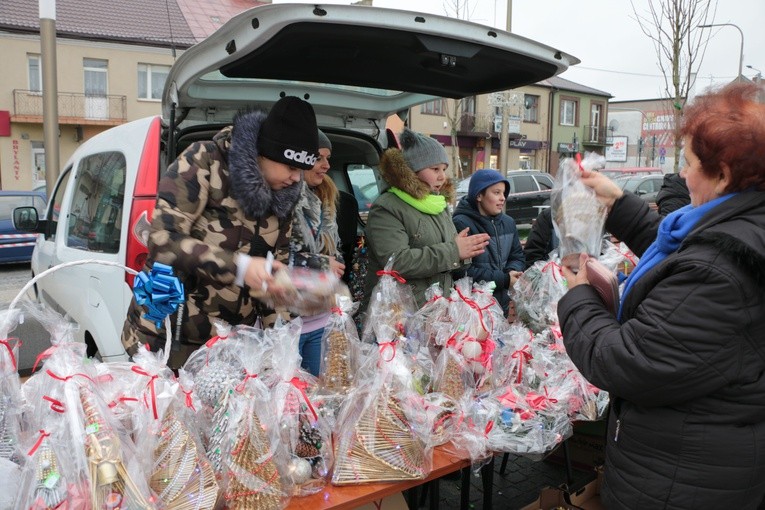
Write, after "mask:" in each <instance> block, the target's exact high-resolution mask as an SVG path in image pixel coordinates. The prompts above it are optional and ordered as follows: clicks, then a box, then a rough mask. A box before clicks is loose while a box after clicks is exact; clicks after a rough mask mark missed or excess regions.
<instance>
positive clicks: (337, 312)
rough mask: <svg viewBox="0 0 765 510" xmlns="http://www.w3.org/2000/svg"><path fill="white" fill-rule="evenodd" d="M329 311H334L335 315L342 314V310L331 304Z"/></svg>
mask: <svg viewBox="0 0 765 510" xmlns="http://www.w3.org/2000/svg"><path fill="white" fill-rule="evenodd" d="M329 311H330V312H332V313H334V314H335V315H340V316H342V315H343V311H342V310H341V309H340V307H339V306H333V307H332V308H330V309H329Z"/></svg>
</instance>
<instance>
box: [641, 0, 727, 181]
mask: <svg viewBox="0 0 765 510" xmlns="http://www.w3.org/2000/svg"><path fill="white" fill-rule="evenodd" d="M630 4H631V6H632V12H633V13H634V14H635V18H636V20H637V22H638V24H639V25H640V29H641V30H642V31H643V33H644V34H645V35H647V36H648V37H649V38H650V39H651V41H652V42H653V46H654V49H655V50H656V56H657V57H658V60H657V65H658V66H659V70H660V71H661V73H662V75H663V77H664V93H665V97H666V98H667V100H668V106H669V107H670V109H671V110H672V115H673V118H674V129H675V132H674V145H675V168H674V171H675V172H678V170H679V164H680V151H681V150H682V139H681V138H680V134H679V131H678V130H679V126H680V118H681V117H682V115H683V107H684V106H685V102H686V101H687V99H688V95H689V93H690V92H691V90H692V88H693V85H694V83H693V82H694V80H695V76H696V72H697V71H698V69H699V66H700V65H701V61H702V60H703V58H704V52H705V51H706V43H707V40H708V38H705V37H704V33H703V32H702V30H700V29H699V28H698V27H699V25H706V24H710V23H712V22H713V21H714V17H715V13H716V12H717V0H648V2H647V5H648V6H647V8H646V9H645V10H644V12H642V13H640V12H638V10H637V9H636V8H635V2H634V0H630ZM641 5H643V3H642V2H641Z"/></svg>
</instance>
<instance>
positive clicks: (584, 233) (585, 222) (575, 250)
mask: <svg viewBox="0 0 765 510" xmlns="http://www.w3.org/2000/svg"><path fill="white" fill-rule="evenodd" d="M578 156H579V155H578V154H577V158H576V159H574V158H565V159H563V160H562V161H561V162H560V166H559V167H558V174H557V175H556V178H555V185H554V186H553V190H552V194H551V196H550V208H551V209H552V217H553V227H554V228H555V233H556V234H557V235H558V239H559V243H560V244H559V245H558V250H559V253H560V258H561V261H562V263H563V264H564V265H566V266H569V267H572V268H575V269H576V268H578V266H579V254H580V253H586V254H588V255H591V256H593V257H596V258H597V257H598V255H599V254H600V247H601V238H602V237H603V226H604V224H605V222H606V216H607V214H608V212H607V210H606V207H605V206H604V205H603V204H601V203H600V202H599V201H598V200H597V199H596V198H595V192H594V191H593V190H592V189H591V188H589V187H587V186H585V185H584V183H582V179H581V172H582V169H586V170H597V169H600V168H603V166H604V164H605V158H603V156H601V155H600V154H597V153H594V152H588V153H586V154H585V156H584V158H583V159H581V160H580V158H579V157H578Z"/></svg>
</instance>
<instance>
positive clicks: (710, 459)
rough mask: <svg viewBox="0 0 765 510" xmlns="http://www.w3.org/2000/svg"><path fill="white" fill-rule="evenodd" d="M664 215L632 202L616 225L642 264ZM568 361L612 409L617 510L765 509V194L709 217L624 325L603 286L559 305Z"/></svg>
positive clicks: (634, 302) (616, 216)
mask: <svg viewBox="0 0 765 510" xmlns="http://www.w3.org/2000/svg"><path fill="white" fill-rule="evenodd" d="M660 219H661V218H660V217H659V216H658V215H657V214H656V213H655V212H653V211H650V210H649V208H648V206H647V205H646V204H645V203H644V202H643V201H642V200H640V199H639V198H637V197H635V196H634V195H631V194H629V193H628V194H626V195H625V196H624V197H623V198H622V199H620V200H619V201H617V203H616V204H615V206H614V208H613V210H612V212H611V214H610V216H609V218H608V221H607V223H606V228H607V229H608V231H610V232H612V233H614V234H615V235H616V236H617V237H618V238H619V239H621V240H623V241H625V242H626V243H627V244H628V245H629V246H630V248H632V250H634V252H635V253H637V254H638V255H642V254H643V252H644V251H645V250H646V248H647V247H648V246H649V245H650V243H651V242H652V241H653V239H654V238H655V235H656V229H657V226H658V223H659V221H660ZM558 315H559V318H560V322H561V326H562V331H563V335H564V341H565V345H566V350H567V351H568V353H569V355H570V356H571V359H572V360H573V361H574V363H575V364H576V365H577V367H578V368H579V369H580V370H581V372H582V373H583V374H584V376H585V377H587V379H589V380H590V381H591V382H592V383H593V384H595V385H596V386H598V387H600V388H603V389H605V390H607V391H609V392H610V394H611V396H612V406H611V412H610V416H609V427H608V437H607V447H606V468H605V484H604V487H603V490H602V500H603V502H604V504H605V505H606V507H607V508H609V509H614V508H634V509H638V508H639V509H641V510H645V509H654V508H661V509H723V508H736V509H744V508H756V507H757V505H758V504H759V503H760V501H762V499H763V495H765V193H763V192H746V193H741V194H739V195H737V196H735V197H733V198H731V199H730V200H728V201H726V202H724V203H723V204H721V205H720V206H718V207H717V208H715V209H714V210H712V211H710V212H709V213H708V214H707V215H706V216H705V217H704V218H702V219H701V221H700V222H699V223H698V225H697V226H696V227H695V228H694V230H693V231H692V232H691V233H690V234H689V235H688V237H687V238H686V239H685V241H684V242H683V244H682V245H681V247H680V249H679V250H678V251H677V252H676V253H674V254H672V255H670V256H668V257H667V258H666V259H664V260H663V261H662V262H661V263H659V264H657V265H656V266H654V267H653V268H652V269H651V270H649V271H648V272H647V273H646V274H645V275H643V277H642V278H641V279H640V280H638V281H637V282H636V283H635V285H634V286H633V287H632V289H631V290H630V293H629V295H628V296H627V300H626V302H625V303H624V309H623V316H622V323H621V324H619V323H618V322H617V321H616V319H615V318H614V317H613V316H611V315H609V314H608V312H607V311H606V310H605V308H604V307H603V305H602V304H601V302H600V300H599V299H598V296H597V295H596V294H595V291H594V290H593V288H592V287H591V286H589V285H580V286H577V287H575V288H574V289H572V290H571V291H570V292H568V294H566V295H565V296H564V297H563V298H562V299H561V300H560V302H559V304H558Z"/></svg>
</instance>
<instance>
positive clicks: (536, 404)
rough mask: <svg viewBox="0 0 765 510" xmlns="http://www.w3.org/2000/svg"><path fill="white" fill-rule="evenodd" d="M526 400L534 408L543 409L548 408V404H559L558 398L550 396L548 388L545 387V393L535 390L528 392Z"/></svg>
mask: <svg viewBox="0 0 765 510" xmlns="http://www.w3.org/2000/svg"><path fill="white" fill-rule="evenodd" d="M526 402H528V404H529V406H531V408H532V409H534V410H537V411H541V410H543V409H547V407H548V404H557V403H558V399H557V398H550V397H549V396H548V394H547V388H545V394H544V395H541V394H537V393H534V392H533V391H530V392H528V394H526Z"/></svg>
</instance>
